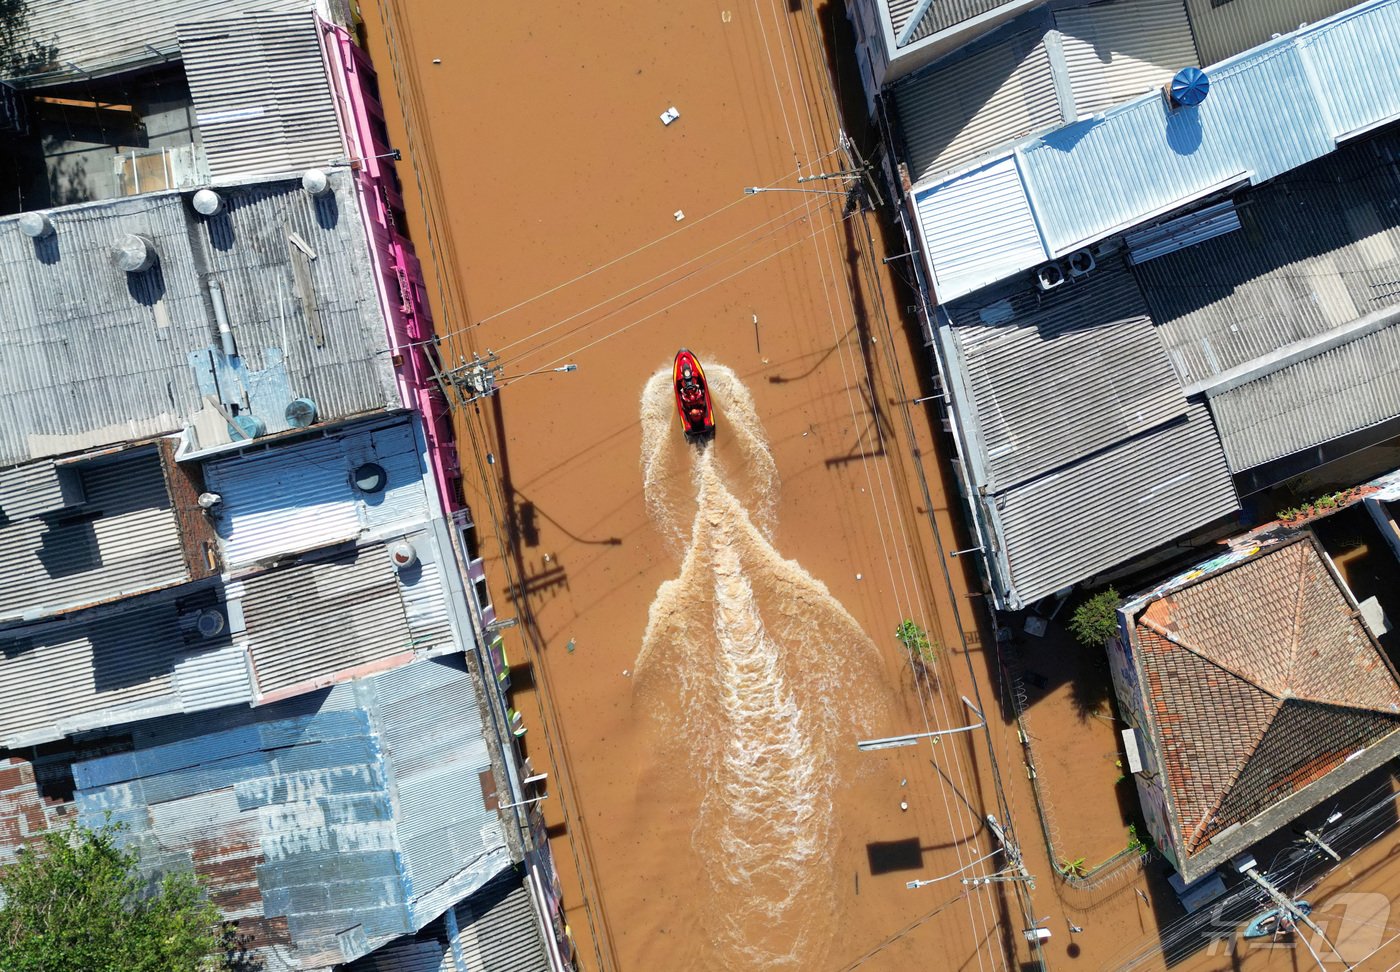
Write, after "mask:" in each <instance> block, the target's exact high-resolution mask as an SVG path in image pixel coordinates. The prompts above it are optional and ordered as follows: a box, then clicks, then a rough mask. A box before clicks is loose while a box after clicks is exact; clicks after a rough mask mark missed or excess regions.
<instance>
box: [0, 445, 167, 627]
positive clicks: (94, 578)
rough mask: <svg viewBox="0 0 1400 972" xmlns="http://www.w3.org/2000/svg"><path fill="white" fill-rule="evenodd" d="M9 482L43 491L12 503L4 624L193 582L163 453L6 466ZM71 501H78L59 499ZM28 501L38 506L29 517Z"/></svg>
mask: <svg viewBox="0 0 1400 972" xmlns="http://www.w3.org/2000/svg"><path fill="white" fill-rule="evenodd" d="M59 480H63V481H64V485H59ZM0 482H5V483H9V484H10V485H11V486H12V487H13V488H14V489H15V490H18V489H20V488H22V487H32V488H33V489H34V492H33V495H32V496H31V498H30V502H28V503H27V504H15V503H7V504H6V506H5V507H4V508H3V518H0V563H3V564H4V565H5V567H4V570H3V571H0V622H8V623H13V622H17V621H19V620H21V618H24V617H28V618H31V619H34V618H37V617H39V616H45V615H51V614H56V613H60V612H62V611H65V610H73V609H76V608H80V607H85V606H88V605H92V604H98V603H101V602H103V601H110V600H114V599H116V598H118V597H124V596H127V595H130V594H135V593H138V592H142V591H151V590H155V589H157V588H161V587H167V586H169V585H172V584H180V583H183V582H184V581H187V580H189V579H190V573H189V570H188V568H187V566H186V562H185V555H184V550H183V546H182V543H181V538H180V530H179V526H178V523H177V520H176V516H175V512H174V511H173V510H172V509H171V503H170V496H169V494H168V493H167V491H166V486H165V479H164V474H163V472H162V469H161V461H160V457H159V455H158V454H157V453H156V451H155V450H153V449H143V450H140V451H138V452H136V453H135V454H129V455H126V454H124V455H120V456H117V457H115V458H106V459H102V460H98V461H93V462H90V463H84V464H81V465H77V466H73V467H69V468H67V469H64V470H62V471H61V472H60V471H58V470H55V469H54V467H53V466H52V465H51V464H47V463H46V464H42V465H41V466H40V467H39V468H38V469H26V468H24V467H20V468H18V469H14V470H5V471H0ZM60 494H62V495H60ZM63 497H66V500H65V499H64V498H63ZM64 501H68V502H72V501H76V502H75V504H74V505H71V506H66V507H57V506H55V504H56V503H59V502H64ZM26 506H27V508H28V510H29V511H30V512H31V513H32V515H30V516H28V518H24V517H25V513H26ZM36 506H37V507H39V509H38V510H36V509H35V507H36ZM44 507H47V509H43V508H44ZM11 511H13V512H11ZM12 517H13V518H12Z"/></svg>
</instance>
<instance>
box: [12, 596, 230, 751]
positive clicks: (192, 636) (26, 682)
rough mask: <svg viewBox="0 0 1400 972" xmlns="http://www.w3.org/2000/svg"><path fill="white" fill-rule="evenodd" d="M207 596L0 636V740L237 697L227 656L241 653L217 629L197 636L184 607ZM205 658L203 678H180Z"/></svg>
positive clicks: (193, 607)
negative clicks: (206, 635)
mask: <svg viewBox="0 0 1400 972" xmlns="http://www.w3.org/2000/svg"><path fill="white" fill-rule="evenodd" d="M213 603H215V598H214V595H213V592H212V591H206V592H204V594H203V595H196V596H193V597H192V598H189V599H184V600H180V601H175V600H171V601H165V602H158V603H152V602H151V601H149V600H146V601H141V602H136V603H135V604H134V605H133V606H131V607H128V608H125V609H120V610H109V611H106V612H102V613H98V614H91V615H83V616H80V620H77V621H73V622H69V623H66V624H61V625H47V626H45V627H43V628H41V629H39V631H38V633H34V634H24V633H23V632H22V631H20V632H14V633H11V634H9V635H7V636H5V637H3V638H0V649H3V657H0V697H3V698H4V700H5V703H4V705H3V706H0V743H3V744H4V745H7V746H8V745H15V744H16V740H18V739H21V738H25V737H28V736H32V737H35V738H38V737H44V738H49V739H53V738H58V737H59V736H62V735H65V734H67V733H71V732H74V731H77V730H79V729H85V728H94V727H100V726H114V725H121V724H124V723H130V722H136V721H138V720H140V719H144V718H150V717H151V716H152V715H161V714H164V713H167V712H179V711H193V710H195V709H204V708H214V707H218V706H223V705H232V704H234V703H236V702H239V701H243V700H245V699H247V698H248V678H247V674H246V671H244V670H241V669H240V668H239V667H238V665H237V661H236V659H237V658H239V657H241V652H240V651H238V650H237V649H236V648H234V647H233V646H232V645H231V644H230V642H229V638H228V636H227V634H226V633H225V634H223V635H219V636H216V637H214V638H208V639H206V638H202V637H201V636H200V635H199V634H198V632H197V631H196V630H195V627H194V619H193V614H194V613H195V612H197V611H198V610H200V609H201V608H202V607H205V606H209V605H211V604H213ZM205 665H208V666H210V670H209V672H208V673H207V675H208V677H204V678H200V679H197V680H196V681H195V684H194V685H190V684H189V683H187V682H184V676H185V674H186V673H193V672H196V671H199V672H202V671H203V668H204V666H205ZM216 671H217V673H218V677H215V672H216ZM186 690H188V694H186Z"/></svg>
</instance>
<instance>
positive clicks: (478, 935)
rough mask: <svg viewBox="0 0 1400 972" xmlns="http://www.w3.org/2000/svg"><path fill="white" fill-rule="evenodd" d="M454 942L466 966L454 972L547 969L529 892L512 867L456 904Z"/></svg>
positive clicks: (520, 971)
mask: <svg viewBox="0 0 1400 972" xmlns="http://www.w3.org/2000/svg"><path fill="white" fill-rule="evenodd" d="M457 927H458V932H457V943H456V944H457V945H458V947H459V948H460V949H461V951H462V957H463V958H464V959H465V960H466V963H467V967H466V969H462V970H455V969H454V972H548V970H549V959H548V958H547V957H546V954H545V946H544V942H542V941H540V931H539V925H538V919H537V918H536V917H535V913H534V910H533V909H532V908H531V906H530V894H529V892H528V891H526V890H525V886H524V885H523V884H522V883H521V880H520V875H518V874H516V873H515V872H514V871H511V872H508V873H506V874H502V875H501V876H500V877H498V878H496V879H495V880H493V881H492V882H491V883H490V884H488V885H487V886H486V887H484V888H482V889H481V890H480V891H478V892H477V893H476V894H474V895H472V896H471V897H470V898H468V899H467V900H466V901H463V902H462V903H461V904H460V905H458V906H457Z"/></svg>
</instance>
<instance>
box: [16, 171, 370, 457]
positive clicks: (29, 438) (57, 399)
mask: <svg viewBox="0 0 1400 972" xmlns="http://www.w3.org/2000/svg"><path fill="white" fill-rule="evenodd" d="M331 182H332V185H333V186H334V187H335V193H334V194H333V195H332V196H330V197H326V198H323V199H320V200H316V199H312V198H311V197H309V196H307V195H306V194H305V193H304V192H302V191H301V188H300V185H299V183H298V182H297V181H296V180H281V181H269V182H264V183H258V184H250V185H246V186H241V187H236V188H235V187H225V188H223V189H221V190H220V192H221V193H222V194H223V196H224V200H225V205H226V210H225V212H224V213H222V214H220V215H219V216H216V217H214V218H212V219H206V218H204V217H200V216H198V215H197V214H195V213H194V211H193V209H192V208H191V207H190V205H189V203H188V201H187V198H186V196H185V195H184V194H182V193H179V192H161V193H150V194H146V195H140V196H132V197H128V198H125V199H118V200H108V201H103V202H97V203H85V204H81V205H76V206H69V207H64V208H62V209H57V210H53V211H52V212H51V213H50V216H51V218H52V220H53V222H54V225H55V227H56V233H55V235H54V236H52V237H50V238H48V239H46V240H42V241H38V242H37V243H36V242H35V241H34V240H31V239H29V238H28V237H26V236H24V235H23V234H21V233H20V232H19V231H18V230H17V229H16V227H15V223H14V220H15V219H16V218H17V217H7V218H4V219H0V290H3V292H4V293H5V294H6V297H7V299H6V300H5V301H4V302H3V303H0V340H3V343H4V346H5V349H6V353H5V356H4V365H3V368H0V406H3V408H4V410H5V414H6V416H7V420H6V421H5V422H4V423H0V463H8V464H14V463H19V462H24V461H26V460H29V459H33V458H40V457H43V456H50V455H58V454H62V453H65V452H72V451H77V450H80V449H85V448H90V447H94V446H101V445H107V444H111V443H115V442H121V441H125V440H129V439H136V438H141V437H145V436H152V435H159V434H163V433H168V432H172V431H177V430H179V429H180V428H182V427H184V426H186V425H193V426H194V427H195V429H196V432H197V436H196V438H197V445H198V447H199V448H208V447H211V446H214V445H218V444H222V443H227V442H229V441H230V439H231V438H232V437H231V435H230V433H229V431H228V426H227V422H226V421H225V420H224V419H223V417H222V416H221V415H220V414H219V413H218V411H217V410H216V409H214V408H213V407H212V406H211V405H210V404H208V402H206V400H205V396H206V395H217V396H218V397H220V398H222V401H223V402H224V403H225V407H226V408H231V407H234V406H237V408H238V409H239V410H241V411H245V412H251V413H252V414H253V415H254V416H256V417H258V418H260V419H262V420H263V421H264V422H265V423H266V424H267V428H268V431H270V432H277V431H282V430H285V429H287V428H288V424H287V421H286V417H285V414H284V411H285V408H286V406H287V404H288V403H289V402H290V400H291V399H292V398H293V397H297V396H305V397H309V398H311V399H313V400H314V401H315V402H316V405H317V409H318V414H319V416H320V418H321V420H323V421H327V420H334V419H338V418H344V417H348V416H350V415H356V414H360V413H365V412H371V411H376V410H380V409H383V408H384V407H386V406H387V405H390V404H393V403H396V402H397V392H396V389H395V385H394V381H393V372H392V366H391V364H390V362H389V358H388V355H386V354H381V353H379V352H380V351H382V350H383V349H384V348H385V347H386V337H385V333H386V332H385V323H384V320H383V317H382V315H381V314H380V312H379V304H378V299H377V297H376V294H375V290H374V274H373V270H372V267H371V265H370V254H369V248H368V243H367V241H366V238H365V234H364V230H363V226H362V224H361V222H360V220H359V218H358V216H357V208H356V202H355V196H354V193H353V190H352V188H351V185H350V181H349V176H348V175H347V174H346V173H345V172H336V173H334V174H333V175H332V177H331ZM289 231H290V232H294V233H296V234H297V235H298V236H299V237H300V238H301V239H302V240H304V241H305V242H306V243H307V244H308V245H309V246H310V247H311V249H312V250H313V251H314V252H315V253H316V258H315V259H314V260H309V261H307V263H308V276H309V279H310V281H311V288H310V290H311V293H309V294H304V295H300V296H299V295H298V291H297V287H296V281H295V278H294V274H293V270H292V266H291V258H290V257H289V255H288V254H289V250H290V249H291V244H290V243H289V242H288V234H289ZM128 233H137V234H142V235H144V236H146V237H148V238H150V239H151V240H152V241H153V242H154V244H155V248H156V250H157V251H158V253H159V254H160V261H159V263H158V264H157V265H156V266H155V267H154V268H152V269H151V270H148V271H146V272H144V273H141V274H135V275H132V274H127V273H124V272H122V271H120V270H117V269H115V268H114V267H113V266H112V265H111V264H110V262H109V260H110V248H111V246H112V243H113V241H114V240H116V239H118V238H119V237H121V236H122V235H123V234H128ZM211 275H213V276H215V277H217V279H218V280H219V282H220V284H221V287H222V292H223V295H224V300H225V303H226V305H227V309H228V318H229V321H230V323H231V326H232V331H233V334H234V337H235V339H236V341H237V349H238V352H239V357H236V358H234V359H232V360H225V359H224V357H223V354H222V352H221V351H220V350H219V340H218V331H217V325H216V323H215V319H214V312H213V309H212V306H213V305H212V304H211V303H210V300H209V297H208V294H207V293H206V292H205V282H206V279H207V278H208V277H209V276H211Z"/></svg>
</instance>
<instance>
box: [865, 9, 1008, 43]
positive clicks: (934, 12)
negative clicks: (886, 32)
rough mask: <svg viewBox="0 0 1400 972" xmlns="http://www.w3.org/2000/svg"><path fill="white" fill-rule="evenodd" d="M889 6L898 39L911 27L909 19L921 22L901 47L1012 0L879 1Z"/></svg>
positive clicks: (891, 22) (891, 24)
mask: <svg viewBox="0 0 1400 972" xmlns="http://www.w3.org/2000/svg"><path fill="white" fill-rule="evenodd" d="M880 2H882V3H884V4H885V5H886V6H887V7H888V9H889V15H890V26H891V27H892V28H893V29H894V36H895V39H896V41H898V39H899V38H900V37H901V36H902V35H903V34H904V32H905V30H906V28H908V26H909V21H910V19H911V18H913V17H914V16H916V15H917V16H918V17H919V24H918V26H917V27H915V28H914V30H913V32H912V33H911V34H910V36H909V39H908V40H907V41H905V42H904V43H903V44H900V45H899V46H900V47H908V46H909V45H910V44H913V43H915V42H917V41H921V40H923V39H924V38H925V37H929V36H931V35H933V34H936V33H938V32H939V31H941V30H947V29H948V28H949V27H952V26H954V25H956V24H960V23H962V22H963V21H965V20H971V19H972V18H974V17H980V16H981V15H983V14H985V13H990V12H991V11H993V10H996V9H997V8H998V7H1004V6H1007V5H1008V3H1009V2H1010V0H880Z"/></svg>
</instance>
